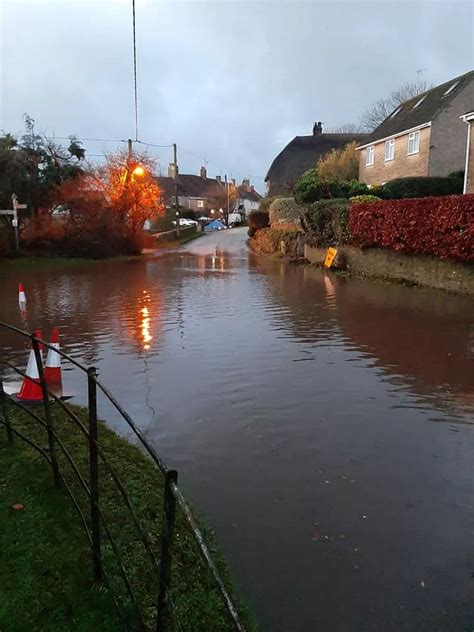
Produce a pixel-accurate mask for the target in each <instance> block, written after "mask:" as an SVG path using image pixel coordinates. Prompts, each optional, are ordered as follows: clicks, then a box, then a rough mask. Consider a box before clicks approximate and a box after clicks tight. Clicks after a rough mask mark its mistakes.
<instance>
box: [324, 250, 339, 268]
mask: <svg viewBox="0 0 474 632" xmlns="http://www.w3.org/2000/svg"><path fill="white" fill-rule="evenodd" d="M336 255H337V250H336V248H328V250H327V253H326V259H325V260H324V267H325V268H330V267H331V266H332V262H333V261H334V259H335V257H336Z"/></svg>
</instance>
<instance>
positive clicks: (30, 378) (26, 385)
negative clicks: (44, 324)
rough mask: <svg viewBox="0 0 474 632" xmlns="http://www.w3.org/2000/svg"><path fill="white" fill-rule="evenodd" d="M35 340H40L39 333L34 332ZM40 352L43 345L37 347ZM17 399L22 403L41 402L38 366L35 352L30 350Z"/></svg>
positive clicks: (41, 394) (41, 392) (41, 393)
mask: <svg viewBox="0 0 474 632" xmlns="http://www.w3.org/2000/svg"><path fill="white" fill-rule="evenodd" d="M35 336H36V338H40V339H41V338H42V335H41V331H39V330H38V331H35ZM39 348H40V351H42V350H43V345H42V344H40V345H39ZM18 399H21V400H22V401H24V402H40V401H42V400H43V391H42V389H41V384H40V379H39V371H38V365H37V363H36V356H35V352H34V350H33V349H32V350H31V351H30V355H29V357H28V364H27V366H26V377H24V378H23V384H22V385H21V389H20V392H19V393H18Z"/></svg>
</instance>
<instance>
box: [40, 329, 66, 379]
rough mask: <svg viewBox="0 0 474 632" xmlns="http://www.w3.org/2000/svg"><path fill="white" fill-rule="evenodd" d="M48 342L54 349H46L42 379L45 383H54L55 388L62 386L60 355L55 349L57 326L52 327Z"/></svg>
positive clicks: (57, 341) (57, 340)
mask: <svg viewBox="0 0 474 632" xmlns="http://www.w3.org/2000/svg"><path fill="white" fill-rule="evenodd" d="M50 344H51V346H52V347H54V349H48V356H47V358H46V364H45V365H44V379H45V380H46V384H48V385H50V384H51V385H54V386H55V387H56V388H57V387H61V386H62V376H61V356H60V355H59V353H58V352H57V351H55V349H59V329H58V328H57V327H53V329H52V331H51V342H50Z"/></svg>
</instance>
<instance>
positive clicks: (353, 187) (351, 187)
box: [341, 180, 371, 198]
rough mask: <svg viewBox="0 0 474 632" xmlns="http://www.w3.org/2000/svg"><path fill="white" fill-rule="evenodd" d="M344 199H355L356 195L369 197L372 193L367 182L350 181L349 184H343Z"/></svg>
mask: <svg viewBox="0 0 474 632" xmlns="http://www.w3.org/2000/svg"><path fill="white" fill-rule="evenodd" d="M341 189H342V194H343V195H342V197H347V198H351V197H355V196H356V195H367V194H368V193H370V192H371V191H370V189H369V187H368V186H367V185H366V184H365V182H359V180H349V182H341Z"/></svg>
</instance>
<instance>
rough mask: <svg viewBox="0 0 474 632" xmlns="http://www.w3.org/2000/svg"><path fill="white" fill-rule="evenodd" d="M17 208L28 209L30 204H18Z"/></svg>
mask: <svg viewBox="0 0 474 632" xmlns="http://www.w3.org/2000/svg"><path fill="white" fill-rule="evenodd" d="M16 208H28V204H17V205H16Z"/></svg>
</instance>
